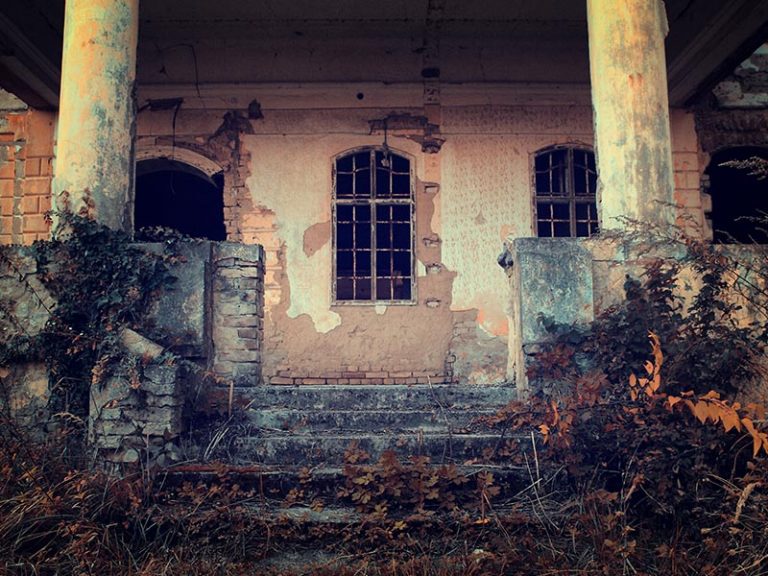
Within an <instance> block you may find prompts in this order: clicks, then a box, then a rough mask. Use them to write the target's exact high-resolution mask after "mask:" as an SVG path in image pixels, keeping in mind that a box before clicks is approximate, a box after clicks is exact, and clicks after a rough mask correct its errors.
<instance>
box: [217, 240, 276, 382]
mask: <svg viewBox="0 0 768 576" xmlns="http://www.w3.org/2000/svg"><path fill="white" fill-rule="evenodd" d="M263 254H264V252H263V250H262V248H261V246H258V245H242V244H233V243H229V242H222V243H215V244H213V245H212V253H211V268H212V284H213V294H212V302H211V331H212V334H211V336H212V338H211V339H212V346H213V353H212V354H213V371H214V373H216V375H218V376H220V377H222V378H225V379H227V380H229V379H231V380H233V381H234V383H235V385H237V386H255V385H257V384H260V383H261V365H262V340H263V337H262V334H263V330H264V255H263Z"/></svg>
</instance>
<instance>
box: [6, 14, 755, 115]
mask: <svg viewBox="0 0 768 576" xmlns="http://www.w3.org/2000/svg"><path fill="white" fill-rule="evenodd" d="M666 6H667V13H668V18H669V22H670V34H669V36H668V38H667V60H668V69H669V87H670V100H671V102H672V104H673V105H677V106H680V105H685V104H686V103H689V102H690V101H691V100H692V99H695V98H696V97H697V96H698V95H700V94H701V93H702V92H703V91H705V90H707V89H709V88H710V87H711V86H712V85H713V84H714V83H715V82H717V81H718V80H719V79H721V78H722V77H723V76H724V75H726V74H727V73H729V72H730V71H731V70H732V69H733V68H734V67H735V66H736V65H737V64H738V63H739V62H740V61H741V60H743V59H744V58H746V57H747V56H748V55H749V54H750V53H751V52H752V51H753V50H754V49H755V48H757V46H759V45H760V44H761V43H762V42H763V41H765V40H766V39H768V0H728V1H727V2H724V1H723V0H667V2H666ZM63 19H64V0H15V1H14V0H6V1H5V2H2V3H0V86H2V87H3V88H5V89H7V90H9V91H11V92H14V93H15V94H17V95H18V96H19V97H21V98H22V99H23V100H25V101H26V102H27V103H29V104H30V105H32V106H36V107H41V108H55V107H56V106H57V104H58V86H59V81H60V68H61V65H60V60H61V43H62V28H63ZM140 22H141V24H140V40H139V60H138V78H139V83H140V84H142V85H162V84H179V85H184V84H187V85H189V84H195V85H205V84H227V83H294V82H304V83H306V82H387V83H408V82H411V83H413V82H420V81H421V80H422V76H423V74H424V70H425V67H431V68H439V74H440V78H441V81H443V82H446V83H465V82H480V83H482V82H490V83H505V82H510V83H516V84H524V83H543V84H547V83H552V84H569V85H586V84H588V82H589V66H588V51H587V30H586V0H569V1H567V2H564V1H562V0H476V1H475V2H466V1H465V0H389V1H388V2H373V1H364V2H362V1H360V0H334V2H327V1H326V0H294V1H293V2H286V1H285V0H259V1H255V2H242V0H216V1H215V2H211V1H210V0H142V1H141V9H140ZM433 72H434V70H433Z"/></svg>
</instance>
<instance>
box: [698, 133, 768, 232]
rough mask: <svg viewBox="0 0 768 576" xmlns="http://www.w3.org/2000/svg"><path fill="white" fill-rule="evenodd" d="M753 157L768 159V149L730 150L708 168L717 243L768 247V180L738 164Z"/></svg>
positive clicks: (713, 223)
mask: <svg viewBox="0 0 768 576" xmlns="http://www.w3.org/2000/svg"><path fill="white" fill-rule="evenodd" d="M752 158H760V159H763V160H768V149H765V148H758V147H752V146H743V147H739V148H728V149H726V150H721V151H720V152H717V153H716V154H714V155H713V156H712V160H711V162H710V164H709V167H708V168H707V174H709V180H710V187H709V193H710V194H711V196H712V230H713V231H714V236H713V239H714V241H715V242H717V243H721V244H732V243H749V244H751V243H759V244H768V226H767V225H768V179H764V178H762V179H761V178H760V177H759V176H758V175H756V174H754V171H755V169H754V167H753V168H749V167H745V166H741V167H740V166H738V165H734V163H742V162H745V161H749V160H750V159H752Z"/></svg>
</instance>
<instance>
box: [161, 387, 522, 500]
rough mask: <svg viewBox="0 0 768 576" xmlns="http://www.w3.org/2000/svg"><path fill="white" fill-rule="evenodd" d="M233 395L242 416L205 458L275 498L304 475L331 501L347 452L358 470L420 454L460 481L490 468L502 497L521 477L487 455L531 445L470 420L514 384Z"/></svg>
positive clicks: (199, 472)
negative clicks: (359, 456) (388, 455)
mask: <svg viewBox="0 0 768 576" xmlns="http://www.w3.org/2000/svg"><path fill="white" fill-rule="evenodd" d="M234 396H235V398H237V404H238V405H239V406H242V407H244V410H243V411H242V412H241V414H240V417H239V418H238V419H237V421H236V422H235V423H233V424H232V425H231V426H230V427H229V429H228V430H227V432H226V433H227V435H228V436H227V438H224V439H222V440H221V446H225V448H224V449H221V446H220V447H219V448H220V449H219V450H218V452H216V453H215V454H214V458H213V459H214V460H222V459H223V460H225V462H226V465H227V466H228V468H227V470H228V472H227V474H228V475H229V477H230V479H231V480H232V479H234V481H237V482H238V483H240V484H241V485H248V486H254V485H258V487H259V490H262V491H264V492H265V493H268V494H269V495H270V496H272V497H274V498H280V497H282V496H284V495H285V494H286V493H288V492H289V491H290V490H291V489H292V488H295V487H296V486H299V485H300V482H301V479H302V477H304V475H306V473H307V471H308V470H309V471H311V475H312V484H313V489H314V490H315V491H316V493H318V494H324V495H327V496H333V495H335V493H336V490H337V488H338V487H339V486H340V485H342V484H343V483H344V478H343V474H342V471H343V467H344V464H345V452H347V451H348V450H349V449H350V448H351V447H353V446H356V447H357V451H358V453H359V452H360V451H362V452H365V453H366V454H367V455H368V459H367V460H365V462H364V463H366V464H375V463H376V462H377V461H378V460H379V458H380V457H381V455H382V454H383V453H384V452H385V451H387V450H391V451H394V452H395V454H396V455H397V456H398V458H399V460H400V461H401V462H408V461H409V459H410V458H411V457H413V456H427V457H429V462H430V464H431V465H434V466H439V465H443V464H454V465H456V466H457V469H458V470H459V471H460V472H461V473H463V474H465V475H472V474H476V473H478V472H480V471H482V470H488V469H491V470H493V471H494V474H495V475H496V477H497V478H499V480H501V479H502V478H508V479H509V480H510V481H511V484H510V490H513V489H516V486H517V485H519V484H520V482H518V481H516V479H517V478H519V477H520V474H521V470H519V469H515V467H511V466H507V465H504V466H499V465H497V464H494V462H493V460H494V458H493V456H494V455H496V453H497V452H498V450H499V449H503V448H504V447H505V446H506V445H507V444H508V443H509V442H518V443H520V444H522V445H527V444H528V443H529V439H528V438H515V437H511V436H509V435H506V436H504V437H502V436H501V435H500V433H499V432H498V431H493V430H490V429H489V428H488V427H487V426H484V425H482V424H479V423H478V419H479V418H481V417H483V416H490V415H493V414H495V413H496V412H497V411H498V410H499V409H500V408H502V407H504V406H506V405H507V404H508V403H509V402H510V401H512V400H514V399H515V398H516V390H515V388H514V387H512V386H505V385H494V386H466V385H456V384H441V385H426V384H425V385H421V384H420V385H344V386H333V385H319V386H309V385H308V386H259V387H252V388H236V389H235V394H234ZM502 461H503V457H502ZM523 472H524V471H523ZM220 473H221V469H220V468H219V467H216V466H214V467H213V468H212V469H211V470H207V469H206V466H205V465H202V466H200V465H192V466H186V467H185V466H182V467H181V468H179V469H177V470H176V472H174V473H173V474H174V475H179V476H183V477H184V478H185V479H187V480H189V479H199V480H205V479H206V478H208V477H216V476H217V475H219V474H220ZM525 474H526V473H525V472H524V475H525ZM177 480H178V478H177ZM305 480H306V479H305Z"/></svg>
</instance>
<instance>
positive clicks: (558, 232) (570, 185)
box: [534, 146, 598, 237]
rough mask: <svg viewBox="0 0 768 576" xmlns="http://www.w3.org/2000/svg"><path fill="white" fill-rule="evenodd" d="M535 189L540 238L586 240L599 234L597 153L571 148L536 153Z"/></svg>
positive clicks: (564, 147) (562, 147) (555, 148)
mask: <svg viewBox="0 0 768 576" xmlns="http://www.w3.org/2000/svg"><path fill="white" fill-rule="evenodd" d="M534 189H535V193H536V194H535V221H536V227H537V233H538V235H539V236H540V237H569V236H572V237H576V236H578V237H587V236H592V235H593V234H596V233H597V232H598V220H597V200H596V194H597V169H596V166H595V154H594V152H592V151H591V150H587V149H584V148H577V147H571V146H557V147H554V148H549V149H547V150H542V151H540V152H537V153H536V155H535V157H534Z"/></svg>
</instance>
